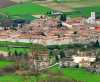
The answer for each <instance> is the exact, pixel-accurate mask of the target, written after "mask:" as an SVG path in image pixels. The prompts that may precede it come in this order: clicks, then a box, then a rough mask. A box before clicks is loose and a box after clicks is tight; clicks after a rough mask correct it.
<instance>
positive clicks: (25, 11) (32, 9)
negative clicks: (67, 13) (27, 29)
mask: <svg viewBox="0 0 100 82" xmlns="http://www.w3.org/2000/svg"><path fill="white" fill-rule="evenodd" d="M49 10H52V9H50V8H47V7H43V6H40V5H37V4H34V3H31V2H27V3H20V4H16V5H13V6H10V7H6V8H2V9H0V12H1V13H2V14H3V13H4V15H9V16H11V17H12V18H13V17H15V16H17V17H18V16H19V17H22V18H26V19H29V18H32V15H42V14H46V13H47V11H49ZM33 18H34V17H33Z"/></svg>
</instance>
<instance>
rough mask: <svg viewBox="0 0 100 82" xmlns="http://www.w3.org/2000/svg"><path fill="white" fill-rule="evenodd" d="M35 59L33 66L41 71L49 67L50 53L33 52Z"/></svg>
mask: <svg viewBox="0 0 100 82" xmlns="http://www.w3.org/2000/svg"><path fill="white" fill-rule="evenodd" d="M32 58H33V64H34V65H33V66H35V68H36V69H38V70H41V69H44V68H46V67H48V66H49V64H50V62H49V55H48V52H45V51H44V52H39V53H36V52H33V53H32Z"/></svg>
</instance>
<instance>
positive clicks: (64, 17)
mask: <svg viewBox="0 0 100 82" xmlns="http://www.w3.org/2000/svg"><path fill="white" fill-rule="evenodd" d="M60 21H63V22H64V21H66V14H61V16H60Z"/></svg>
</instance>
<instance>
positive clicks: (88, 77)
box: [0, 67, 100, 82]
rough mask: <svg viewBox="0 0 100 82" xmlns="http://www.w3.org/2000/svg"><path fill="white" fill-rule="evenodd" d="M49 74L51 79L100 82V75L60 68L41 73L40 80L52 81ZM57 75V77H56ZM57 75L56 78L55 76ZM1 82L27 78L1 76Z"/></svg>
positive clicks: (31, 79) (32, 79)
mask: <svg viewBox="0 0 100 82" xmlns="http://www.w3.org/2000/svg"><path fill="white" fill-rule="evenodd" d="M48 74H52V76H51V78H53V77H59V80H61V79H64V78H66V79H74V80H78V81H81V82H100V75H97V74H92V73H89V72H87V71H85V70H83V69H76V68H61V69H60V68H58V67H53V68H50V69H48V70H47V71H46V72H45V74H44V73H41V75H39V76H38V80H43V79H51V78H50V76H49V77H48ZM56 74H57V75H56ZM55 75H56V76H55ZM27 80H28V81H27V82H36V77H34V76H31V77H28V78H27ZM0 82H25V77H23V76H19V75H15V74H11V75H5V76H0Z"/></svg>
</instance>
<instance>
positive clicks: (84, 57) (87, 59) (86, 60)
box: [72, 52, 96, 67]
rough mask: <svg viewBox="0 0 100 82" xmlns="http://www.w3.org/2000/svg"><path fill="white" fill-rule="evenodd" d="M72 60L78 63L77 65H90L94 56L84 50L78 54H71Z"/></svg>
mask: <svg viewBox="0 0 100 82" xmlns="http://www.w3.org/2000/svg"><path fill="white" fill-rule="evenodd" d="M72 58H73V62H75V63H77V64H79V67H90V66H91V63H92V62H95V61H96V56H94V55H93V53H85V54H84V52H83V53H82V52H81V54H80V55H77V56H75V55H73V57H72Z"/></svg>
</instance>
